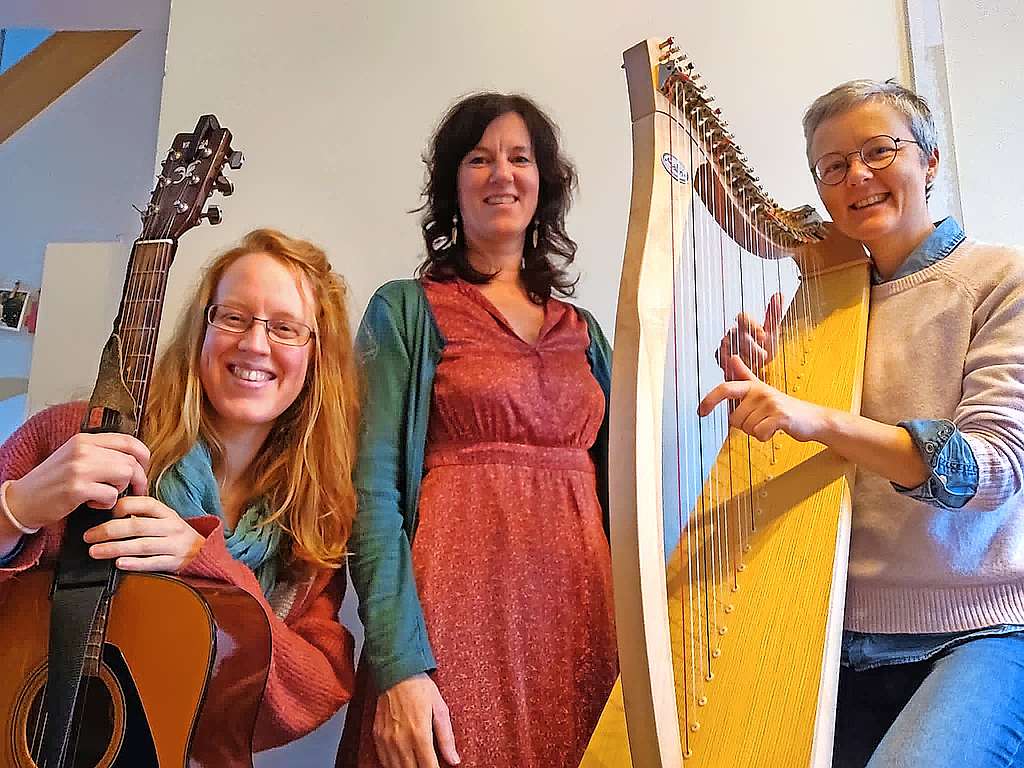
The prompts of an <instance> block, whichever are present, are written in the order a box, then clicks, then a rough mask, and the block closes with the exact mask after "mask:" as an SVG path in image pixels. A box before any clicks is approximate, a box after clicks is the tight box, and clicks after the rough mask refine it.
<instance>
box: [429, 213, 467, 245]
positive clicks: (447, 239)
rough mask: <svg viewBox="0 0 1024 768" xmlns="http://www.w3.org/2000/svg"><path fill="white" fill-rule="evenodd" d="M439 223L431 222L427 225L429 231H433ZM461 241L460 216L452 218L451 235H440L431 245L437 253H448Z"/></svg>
mask: <svg viewBox="0 0 1024 768" xmlns="http://www.w3.org/2000/svg"><path fill="white" fill-rule="evenodd" d="M436 224H437V222H431V223H430V224H429V225H427V229H433V228H434V226H435V225H436ZM458 239H459V217H458V214H456V215H454V216H452V233H451V235H438V236H437V237H435V238H434V239H433V240H432V241H431V243H430V245H431V247H433V249H434V250H435V251H447V250H448V249H449V248H451V247H452V246H453V245H455V243H456V242H458Z"/></svg>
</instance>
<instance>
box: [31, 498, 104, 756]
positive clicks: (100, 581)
mask: <svg viewBox="0 0 1024 768" xmlns="http://www.w3.org/2000/svg"><path fill="white" fill-rule="evenodd" d="M109 519H110V512H109V511H107V510H105V509H91V508H89V507H87V506H85V505H82V506H81V507H79V508H78V509H76V510H75V511H74V512H73V513H72V514H71V515H69V516H68V518H67V521H68V522H67V528H66V531H65V534H64V544H63V546H62V548H61V554H60V559H59V561H58V564H57V572H56V576H55V578H54V582H53V595H52V597H51V602H50V645H49V657H50V661H49V670H48V680H47V684H46V712H47V715H48V719H47V727H46V730H45V734H44V739H43V753H42V755H40V762H39V766H40V768H64V761H65V759H66V755H67V754H68V748H69V746H71V741H72V739H71V724H72V722H73V720H74V713H75V707H76V705H77V704H78V695H79V686H80V684H81V682H82V668H83V666H84V664H85V656H86V651H87V648H88V644H89V639H90V636H91V635H92V629H93V625H94V622H95V620H96V616H97V615H98V613H99V609H100V606H101V605H102V604H103V603H104V601H105V600H107V599H109V597H110V595H112V594H113V592H114V589H115V586H116V585H115V576H116V572H117V569H116V568H114V563H113V561H112V560H96V559H94V558H92V557H89V545H88V544H86V543H85V541H83V539H82V535H83V534H84V533H85V532H86V531H87V530H88V529H89V528H92V527H93V526H95V525H99V524H100V523H102V522H105V521H106V520H109Z"/></svg>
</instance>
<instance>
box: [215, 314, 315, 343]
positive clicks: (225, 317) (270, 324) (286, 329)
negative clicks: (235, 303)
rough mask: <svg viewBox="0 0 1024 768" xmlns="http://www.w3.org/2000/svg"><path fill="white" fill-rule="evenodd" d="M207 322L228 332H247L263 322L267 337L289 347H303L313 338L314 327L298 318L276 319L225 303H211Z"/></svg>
mask: <svg viewBox="0 0 1024 768" xmlns="http://www.w3.org/2000/svg"><path fill="white" fill-rule="evenodd" d="M206 322H208V323H209V324H210V325H212V326H213V327H214V328H220V329H221V330H222V331H227V332H228V333H245V332H246V331H248V330H249V329H250V328H252V324H253V323H263V325H264V326H266V329H267V338H269V339H270V340H271V341H276V342H277V343H278V344H287V345H288V346H289V347H302V346H305V345H306V344H308V343H309V340H310V339H311V338H313V329H312V328H310V327H309V326H308V325H306V324H305V323H300V322H298V321H296V320H276V319H268V318H265V317H256V316H255V315H252V314H249V313H248V312H246V311H245V310H244V309H237V308H235V307H229V306H226V305H224V304H211V305H210V306H208V307H207V308H206Z"/></svg>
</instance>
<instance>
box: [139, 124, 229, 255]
mask: <svg viewBox="0 0 1024 768" xmlns="http://www.w3.org/2000/svg"><path fill="white" fill-rule="evenodd" d="M243 161H244V158H243V157H242V153H241V152H238V151H235V150H232V149H231V131H229V130H228V129H227V128H222V127H221V125H220V123H219V122H217V118H216V117H214V116H213V115H203V116H202V117H201V118H199V122H198V123H197V124H196V129H195V131H193V132H192V133H179V134H178V135H177V136H175V137H174V143H173V144H172V145H171V149H170V150H169V151H168V153H167V157H166V158H165V159H164V162H163V165H162V166H161V168H160V175H159V176H158V177H157V181H156V189H154V190H153V196H152V198H151V199H150V202H149V205H148V206H147V207H146V210H145V211H143V212H142V239H143V240H177V239H178V238H179V237H181V235H182V234H184V233H185V232H187V231H188V230H190V229H192V227H195V226H197V225H198V224H199V222H200V220H201V219H203V218H206V219H208V220H209V222H210V223H211V224H219V223H220V221H221V217H220V209H219V208H217V206H213V205H211V206H210V207H209V208H208V209H207V210H206V211H205V212H203V206H204V205H206V201H207V200H208V199H209V198H210V197H211V196H212V195H213V193H214V192H220V193H221V194H223V195H225V196H227V195H230V194H231V193H232V192H234V185H233V184H232V183H231V181H230V180H229V179H228V178H227V177H226V176H225V175H224V171H225V168H224V166H225V165H227V166H228V167H229V168H232V169H238V168H241V167H242V162H243Z"/></svg>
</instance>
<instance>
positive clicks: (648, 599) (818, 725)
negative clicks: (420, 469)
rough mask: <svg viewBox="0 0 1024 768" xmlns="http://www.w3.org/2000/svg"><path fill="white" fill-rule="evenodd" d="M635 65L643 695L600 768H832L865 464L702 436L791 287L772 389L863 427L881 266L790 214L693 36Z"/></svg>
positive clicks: (637, 572) (634, 673)
mask: <svg viewBox="0 0 1024 768" xmlns="http://www.w3.org/2000/svg"><path fill="white" fill-rule="evenodd" d="M624 59H625V69H626V76H627V83H628V89H629V104H630V112H631V119H632V126H633V189H632V199H631V204H630V218H629V228H628V234H627V241H626V252H625V259H624V263H623V269H622V279H621V285H620V293H619V304H618V317H617V319H616V329H615V358H614V370H613V384H612V406H611V414H612V415H611V419H612V422H611V448H610V450H611V462H610V464H611V466H612V470H611V472H612V475H611V502H610V506H611V517H612V520H611V528H612V531H611V533H612V567H613V576H614V585H615V606H616V623H617V632H618V645H619V660H620V668H621V677H620V680H619V682H618V683H617V684H616V686H615V688H614V690H613V692H612V694H611V697H610V698H609V701H608V703H607V705H606V707H605V710H604V712H603V714H602V716H601V719H600V722H599V724H598V726H597V729H596V730H595V733H594V735H593V737H592V739H591V742H590V745H589V747H588V749H587V751H586V753H585V755H584V758H583V761H582V763H581V765H582V766H585V767H586V768H603V767H606V766H607V767H609V768H611V767H614V768H621V767H622V766H630V765H632V766H635V768H670V767H679V766H686V768H691V767H692V768H697V767H698V766H699V767H700V768H705V767H707V768H712V767H713V768H744V767H746V766H772V767H773V768H775V767H778V768H795V767H797V766H808V765H813V766H828V765H829V764H830V761H831V751H832V729H833V723H834V710H835V697H836V687H837V680H838V656H839V640H840V638H841V632H842V611H843V601H844V591H845V576H846V573H845V569H846V558H847V550H848V542H849V514H850V487H851V483H852V480H853V467H852V466H851V465H850V464H849V463H847V462H845V461H844V460H843V459H841V458H840V457H838V456H837V455H835V454H834V453H833V452H832V451H830V450H827V449H826V448H825V447H824V446H822V445H820V444H817V443H799V442H797V441H795V440H793V439H791V438H789V437H788V436H787V435H784V434H781V433H778V434H776V435H775V436H774V437H773V438H772V439H771V440H770V441H768V442H765V443H761V442H758V441H757V440H754V439H751V438H748V437H747V436H746V435H745V434H743V433H742V432H740V431H739V430H736V429H730V428H729V425H728V420H727V419H728V416H727V412H726V410H727V406H726V405H725V404H723V405H720V406H719V407H718V409H716V413H715V414H713V415H712V416H711V417H708V418H707V419H704V420H699V421H698V420H697V418H696V415H695V409H696V403H697V400H698V399H699V398H700V397H702V396H703V395H705V394H706V393H707V392H708V391H709V390H710V389H711V387H712V386H713V385H714V384H715V383H717V382H720V381H722V373H721V371H720V370H719V369H718V366H717V363H716V361H715V359H714V351H715V349H716V348H717V346H718V343H717V342H718V339H721V338H722V336H723V334H724V333H725V332H726V330H727V329H728V328H729V327H730V326H731V325H732V321H733V320H734V318H735V317H736V310H737V309H741V310H744V311H747V312H749V313H750V314H752V315H757V314H758V313H760V312H763V311H764V307H765V305H766V303H767V296H768V294H770V293H774V292H775V291H776V290H778V289H780V288H781V289H782V292H783V293H786V284H787V281H788V282H789V284H791V287H792V288H794V289H795V291H791V293H792V295H793V298H792V301H791V302H789V304H788V309H787V310H786V312H785V317H784V318H782V320H781V323H780V325H779V331H778V338H777V342H776V344H777V348H776V350H775V354H774V358H773V359H772V360H771V361H770V362H769V363H768V364H767V365H766V366H765V367H764V368H763V369H762V370H761V372H760V378H762V379H763V380H765V381H766V382H768V383H769V384H772V385H773V386H776V387H777V388H779V389H780V390H784V391H787V392H788V393H790V394H793V395H794V396H797V397H800V398H802V399H805V400H809V401H813V402H817V403H820V404H823V405H828V406H830V407H833V408H837V409H844V410H848V411H856V410H859V407H860V384H861V377H862V371H863V358H864V345H865V337H866V331H867V310H868V295H869V293H868V292H869V269H868V262H867V260H866V258H865V256H864V252H863V249H862V248H861V246H860V244H859V243H856V242H854V241H851V240H849V239H846V238H844V237H842V236H841V235H839V233H837V232H834V231H832V230H831V229H830V227H829V226H828V225H827V224H825V223H824V222H822V221H821V220H820V219H819V218H818V217H817V215H816V214H815V213H814V211H813V209H812V208H810V207H809V206H805V207H803V208H800V209H795V210H785V209H783V208H781V207H780V206H779V205H778V204H776V203H775V202H774V201H773V200H772V199H771V197H770V196H769V195H768V194H767V193H766V192H765V191H764V189H763V188H762V187H761V185H760V183H759V181H758V179H757V177H756V176H755V175H754V173H753V171H752V170H751V168H750V166H749V165H748V164H747V161H746V158H745V156H744V155H743V153H742V151H741V150H740V149H739V147H738V145H737V144H736V141H735V139H734V137H733V136H732V134H731V133H730V132H729V130H728V128H727V125H726V123H725V121H724V120H723V119H722V116H721V113H720V110H718V109H717V108H716V107H715V106H714V105H713V103H712V102H713V98H712V97H711V96H710V95H709V94H708V93H707V91H706V89H705V86H704V85H703V84H702V82H701V77H700V75H699V74H697V72H696V71H695V69H694V66H693V64H692V63H690V62H688V61H687V59H686V57H685V56H683V55H681V54H680V53H679V50H678V48H677V47H676V46H675V45H674V43H673V41H672V40H671V38H670V39H669V40H666V41H664V42H659V41H657V40H648V41H646V42H642V43H639V44H638V45H636V46H634V47H633V48H631V49H629V50H627V51H626V52H625V54H624ZM787 270H788V272H787ZM716 376H717V379H716ZM688 476H691V477H692V478H693V481H691V482H688V480H687V477H688ZM627 734H628V739H627Z"/></svg>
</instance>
